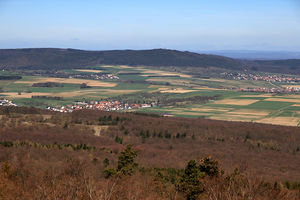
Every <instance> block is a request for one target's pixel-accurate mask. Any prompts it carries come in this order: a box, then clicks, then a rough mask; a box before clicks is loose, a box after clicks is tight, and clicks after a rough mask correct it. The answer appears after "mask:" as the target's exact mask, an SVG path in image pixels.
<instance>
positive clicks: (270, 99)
mask: <svg viewBox="0 0 300 200" xmlns="http://www.w3.org/2000/svg"><path fill="white" fill-rule="evenodd" d="M264 101H279V102H292V103H300V99H283V98H267V99H265V100H264Z"/></svg>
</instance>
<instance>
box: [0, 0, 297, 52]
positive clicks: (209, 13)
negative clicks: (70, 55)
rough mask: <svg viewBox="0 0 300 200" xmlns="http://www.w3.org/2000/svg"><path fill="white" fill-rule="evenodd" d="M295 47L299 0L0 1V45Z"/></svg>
mask: <svg viewBox="0 0 300 200" xmlns="http://www.w3.org/2000/svg"><path fill="white" fill-rule="evenodd" d="M24 47H63V48H81V49H99V50H102V49H148V48H171V49H180V50H226V49H233V50H236V49H244V50H288V51H300V0H148V1H146V0H0V48H24Z"/></svg>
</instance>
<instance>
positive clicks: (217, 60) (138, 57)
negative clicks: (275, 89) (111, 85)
mask: <svg viewBox="0 0 300 200" xmlns="http://www.w3.org/2000/svg"><path fill="white" fill-rule="evenodd" d="M100 64H105V65H131V66H153V67H161V66H176V67H217V68H225V69H232V70H244V69H250V70H255V71H265V72H276V73H291V74H300V59H289V60H264V61H261V60H258V61H248V60H238V59H232V58H228V57H223V56H217V55H208V54H198V53H193V52H187V51H177V50H169V49H152V50H112V51H83V50H76V49H55V48H35V49H2V50H0V69H47V70H49V69H71V68H88V67H93V66H96V65H100Z"/></svg>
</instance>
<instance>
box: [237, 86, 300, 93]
mask: <svg viewBox="0 0 300 200" xmlns="http://www.w3.org/2000/svg"><path fill="white" fill-rule="evenodd" d="M238 91H241V92H263V93H296V92H300V87H285V88H247V89H243V88H239V89H238Z"/></svg>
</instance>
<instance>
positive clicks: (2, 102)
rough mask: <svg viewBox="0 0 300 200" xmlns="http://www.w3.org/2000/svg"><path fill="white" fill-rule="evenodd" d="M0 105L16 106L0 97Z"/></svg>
mask: <svg viewBox="0 0 300 200" xmlns="http://www.w3.org/2000/svg"><path fill="white" fill-rule="evenodd" d="M0 106H17V104H15V103H13V102H12V101H11V100H8V99H4V98H0Z"/></svg>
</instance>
